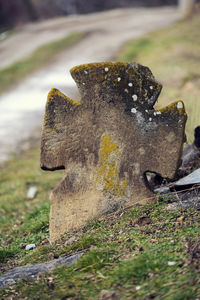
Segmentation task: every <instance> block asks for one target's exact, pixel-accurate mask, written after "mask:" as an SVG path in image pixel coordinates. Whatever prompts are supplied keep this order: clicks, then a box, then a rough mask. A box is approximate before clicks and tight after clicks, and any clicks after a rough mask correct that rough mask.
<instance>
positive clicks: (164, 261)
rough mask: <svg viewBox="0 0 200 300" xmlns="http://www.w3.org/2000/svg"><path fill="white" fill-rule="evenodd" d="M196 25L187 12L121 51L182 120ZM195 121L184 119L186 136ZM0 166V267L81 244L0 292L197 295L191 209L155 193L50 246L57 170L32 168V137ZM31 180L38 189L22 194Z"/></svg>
mask: <svg viewBox="0 0 200 300" xmlns="http://www.w3.org/2000/svg"><path fill="white" fill-rule="evenodd" d="M199 25H200V21H199V20H198V19H196V18H195V19H192V20H190V21H188V22H187V23H179V24H177V25H175V26H173V27H171V28H170V29H169V30H162V31H159V32H157V33H154V34H150V35H148V36H146V37H144V38H142V39H140V40H138V41H136V42H132V43H130V44H129V45H128V46H127V47H128V48H125V50H126V52H125V53H126V56H125V55H124V56H123V57H125V58H124V60H132V59H133V57H134V58H135V59H134V60H136V61H138V62H140V63H142V64H146V65H148V66H149V67H150V68H151V69H152V71H153V73H154V74H155V76H156V78H157V79H160V80H161V81H162V83H163V84H164V86H166V88H165V89H164V92H163V96H162V103H168V101H170V102H171V100H172V102H173V100H175V99H174V98H182V99H183V100H184V102H185V103H186V108H187V110H188V114H189V120H191V119H192V118H194V120H195V118H196V116H197V114H198V112H199V103H198V91H199V86H198V84H197V83H198V80H199V77H198V76H199V72H200V71H199V70H200V68H198V65H199V63H200V60H199V56H200V52H199V51H197V50H200V49H199V48H200V43H199V42H200V41H199V39H200V35H199ZM120 59H121V60H122V56H121V58H120ZM194 60H195V63H194ZM191 86H192V89H191V88H190V87H191ZM198 120H199V119H198ZM195 122H196V123H197V120H196V121H194V122H192V120H191V121H189V123H188V127H187V130H188V133H189V134H190V135H192V131H193V127H194V124H196V123H195ZM196 125H199V124H196ZM0 168H1V169H0V174H1V175H0V216H1V218H0V228H1V230H0V232H1V235H0V245H1V246H0V265H1V267H0V272H1V273H4V272H6V271H7V270H9V269H11V268H13V267H15V266H19V265H25V264H28V263H37V262H42V261H47V260H49V259H53V258H54V257H58V256H59V257H60V256H63V255H71V254H73V253H76V252H78V251H84V256H83V257H82V258H81V259H80V260H79V261H78V262H77V263H76V265H74V266H73V267H70V268H67V267H61V268H58V269H57V270H55V271H53V272H51V273H49V274H40V275H38V277H37V278H36V279H30V280H23V281H21V282H19V283H18V284H17V285H14V286H10V287H7V288H5V289H2V290H0V299H63V300H64V299H98V297H99V295H100V293H101V291H102V290H103V289H104V290H108V291H110V292H111V291H114V292H115V299H117V297H118V299H144V300H146V299H159V300H160V299H167V300H177V299H180V300H182V299H198V298H199V297H200V276H199V275H200V267H199V260H200V249H199V244H200V215H199V211H197V210H185V211H184V210H182V211H181V210H179V211H169V210H167V209H166V206H167V202H168V201H170V199H160V200H159V201H158V202H157V203H156V204H154V205H145V206H137V207H136V208H130V209H127V210H125V211H123V210H121V211H118V212H116V213H113V214H110V215H108V216H105V217H102V218H101V219H99V220H93V221H91V222H89V223H87V224H86V225H85V226H84V227H82V228H81V229H80V230H78V231H74V232H73V231H71V232H69V233H68V234H66V235H65V236H63V238H62V240H61V241H58V243H56V244H55V245H50V244H49V241H48V238H49V232H48V220H49V192H50V190H51V189H52V188H53V187H55V186H56V185H57V184H58V183H59V182H60V180H61V178H62V176H63V172H62V171H56V172H44V171H41V170H40V167H39V144H38V145H37V147H36V148H35V149H31V150H29V151H27V152H26V153H24V154H23V155H21V156H18V157H14V158H13V159H12V160H11V161H10V162H8V163H7V164H6V165H4V166H1V167H0ZM33 185H34V186H37V189H38V193H37V196H36V197H35V198H34V199H33V200H28V199H27V196H26V195H27V190H28V187H29V186H33ZM67 241H68V242H67ZM70 241H71V242H70ZM29 243H35V244H36V248H35V249H34V250H33V251H26V250H25V245H27V244H29ZM168 262H174V264H172V265H169V264H168Z"/></svg>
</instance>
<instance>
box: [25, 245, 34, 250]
mask: <svg viewBox="0 0 200 300" xmlns="http://www.w3.org/2000/svg"><path fill="white" fill-rule="evenodd" d="M35 247H36V245H35V244H28V245H26V248H25V250H33V249H34V248H35Z"/></svg>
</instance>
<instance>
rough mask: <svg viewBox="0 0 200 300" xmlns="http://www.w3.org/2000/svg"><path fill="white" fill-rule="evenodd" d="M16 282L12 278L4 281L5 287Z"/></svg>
mask: <svg viewBox="0 0 200 300" xmlns="http://www.w3.org/2000/svg"><path fill="white" fill-rule="evenodd" d="M15 283H16V281H15V280H14V279H12V278H9V279H7V280H5V281H4V285H12V284H15Z"/></svg>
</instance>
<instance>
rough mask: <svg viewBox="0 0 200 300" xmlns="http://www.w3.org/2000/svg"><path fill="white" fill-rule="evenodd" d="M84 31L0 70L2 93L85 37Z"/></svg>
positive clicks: (0, 90) (53, 43)
mask: <svg viewBox="0 0 200 300" xmlns="http://www.w3.org/2000/svg"><path fill="white" fill-rule="evenodd" d="M84 35H85V34H84V33H78V32H77V33H72V34H71V35H69V36H66V37H64V38H62V39H60V40H58V41H55V42H52V43H49V44H46V45H45V46H42V47H40V48H38V49H37V50H36V51H35V52H34V53H33V54H31V55H30V56H29V57H28V58H26V59H23V60H21V61H19V62H16V63H14V64H13V65H11V66H10V67H8V68H5V69H2V70H0V82H1V85H0V94H1V93H3V92H5V91H7V90H8V89H9V88H11V87H13V86H14V85H15V84H17V83H18V82H19V81H20V80H22V79H24V78H25V77H26V76H27V75H29V74H30V73H31V72H33V71H36V70H38V69H40V68H41V67H44V66H45V65H46V64H47V63H49V62H50V61H51V60H52V59H53V58H54V57H55V56H56V55H57V54H59V53H60V52H62V51H64V50H65V49H67V48H68V47H70V46H71V45H73V44H74V43H77V42H78V41H79V40H80V39H81V38H83V37H84Z"/></svg>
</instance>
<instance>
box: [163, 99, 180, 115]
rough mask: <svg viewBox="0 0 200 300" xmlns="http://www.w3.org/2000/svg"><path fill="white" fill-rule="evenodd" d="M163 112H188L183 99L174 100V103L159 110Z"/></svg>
mask: <svg viewBox="0 0 200 300" xmlns="http://www.w3.org/2000/svg"><path fill="white" fill-rule="evenodd" d="M159 111H160V112H161V113H178V114H186V113H185V107H184V103H183V101H181V100H178V101H176V102H173V103H172V104H170V105H168V106H165V107H163V108H162V109H160V110H159Z"/></svg>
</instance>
